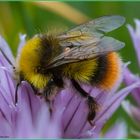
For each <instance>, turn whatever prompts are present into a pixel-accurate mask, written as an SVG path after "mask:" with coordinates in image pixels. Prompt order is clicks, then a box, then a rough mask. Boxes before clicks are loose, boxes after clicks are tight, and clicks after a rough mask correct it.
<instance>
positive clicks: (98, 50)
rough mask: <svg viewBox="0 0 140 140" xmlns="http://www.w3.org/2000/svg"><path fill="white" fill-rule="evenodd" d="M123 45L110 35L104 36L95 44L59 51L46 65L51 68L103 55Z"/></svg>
mask: <svg viewBox="0 0 140 140" xmlns="http://www.w3.org/2000/svg"><path fill="white" fill-rule="evenodd" d="M124 45H125V44H124V43H123V42H121V41H118V40H116V39H114V38H112V37H106V36H104V37H103V38H102V39H101V40H100V41H99V42H97V43H96V44H91V45H88V46H81V47H74V48H71V49H70V50H68V51H66V52H63V53H61V54H60V55H59V56H57V57H55V58H54V59H53V60H52V61H51V62H50V64H49V65H48V66H47V67H48V68H52V67H57V66H60V65H63V64H66V63H72V62H78V61H82V60H86V59H94V58H96V57H98V56H99V55H103V54H106V53H108V52H112V51H118V50H120V49H121V48H123V47H124Z"/></svg>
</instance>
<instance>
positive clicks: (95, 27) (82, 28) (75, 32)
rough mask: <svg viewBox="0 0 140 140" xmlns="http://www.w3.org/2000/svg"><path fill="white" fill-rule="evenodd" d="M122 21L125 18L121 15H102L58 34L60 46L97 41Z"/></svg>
mask: <svg viewBox="0 0 140 140" xmlns="http://www.w3.org/2000/svg"><path fill="white" fill-rule="evenodd" d="M124 22H125V18H124V17H122V16H118V15H113V16H103V17H100V18H97V19H94V20H91V21H89V22H87V23H85V24H82V25H79V26H77V27H75V28H73V29H71V30H69V31H68V32H66V33H64V34H62V35H60V36H58V39H59V40H60V45H61V46H62V47H67V46H74V47H76V46H82V45H89V44H92V43H95V42H96V41H98V40H99V39H100V38H101V37H103V36H104V34H105V33H108V32H110V31H113V30H115V29H117V28H119V27H120V26H122V25H123V24H124Z"/></svg>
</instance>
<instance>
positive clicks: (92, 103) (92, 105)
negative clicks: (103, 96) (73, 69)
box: [71, 79, 98, 125]
mask: <svg viewBox="0 0 140 140" xmlns="http://www.w3.org/2000/svg"><path fill="white" fill-rule="evenodd" d="M71 81H72V84H73V86H74V87H75V89H76V90H77V91H78V92H79V93H80V94H81V96H83V97H84V98H87V104H88V107H89V113H88V116H87V120H88V122H89V123H90V124H91V125H93V124H92V121H93V119H94V118H95V116H96V111H97V109H98V103H97V102H96V101H95V99H94V97H92V96H90V95H89V94H88V93H87V92H86V91H84V90H83V89H82V88H81V86H80V85H79V84H78V83H77V82H76V81H75V80H74V79H72V80H71Z"/></svg>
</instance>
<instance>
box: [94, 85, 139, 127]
mask: <svg viewBox="0 0 140 140" xmlns="http://www.w3.org/2000/svg"><path fill="white" fill-rule="evenodd" d="M139 85H140V83H139V82H138V83H134V84H132V85H130V86H128V87H126V88H124V89H122V90H120V91H119V92H118V93H116V94H115V95H113V96H112V97H111V98H110V100H109V102H108V101H107V102H106V103H105V104H104V106H103V107H102V108H101V111H100V112H99V113H98V114H97V117H96V118H95V119H94V121H93V122H94V123H95V126H97V127H98V124H102V125H103V124H104V123H105V122H106V121H107V120H108V119H109V118H110V117H111V116H112V114H113V113H114V112H115V110H116V109H117V108H118V107H119V106H120V103H121V102H122V100H124V98H125V97H126V96H127V95H128V94H129V93H130V92H131V91H132V90H133V89H134V88H136V87H137V86H139Z"/></svg>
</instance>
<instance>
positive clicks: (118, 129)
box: [104, 120, 127, 139]
mask: <svg viewBox="0 0 140 140" xmlns="http://www.w3.org/2000/svg"><path fill="white" fill-rule="evenodd" d="M126 137H127V126H126V124H125V122H124V121H120V120H119V121H117V122H116V123H115V124H114V125H113V126H112V127H111V128H110V129H109V130H108V131H107V132H106V133H105V134H104V138H115V139H120V138H121V139H122V138H126Z"/></svg>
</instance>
